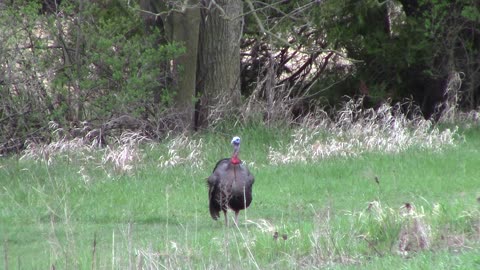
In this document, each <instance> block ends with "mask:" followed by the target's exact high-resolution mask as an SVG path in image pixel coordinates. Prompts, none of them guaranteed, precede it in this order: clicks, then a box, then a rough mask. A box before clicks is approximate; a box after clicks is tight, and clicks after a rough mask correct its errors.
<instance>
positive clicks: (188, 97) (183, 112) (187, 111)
mask: <svg viewBox="0 0 480 270" xmlns="http://www.w3.org/2000/svg"><path fill="white" fill-rule="evenodd" d="M195 2H197V1H195V0H189V1H186V3H185V4H184V5H185V6H184V7H182V10H181V11H172V12H171V13H170V14H169V15H168V16H167V20H166V22H167V25H166V26H165V28H166V30H167V35H168V36H169V37H170V38H171V40H172V41H175V42H178V43H180V44H181V45H183V46H185V53H184V54H183V55H182V56H181V57H179V58H178V59H176V60H175V62H174V63H173V68H174V70H175V71H176V72H174V73H175V74H178V77H177V78H176V80H175V82H176V87H175V90H176V94H175V96H174V102H175V110H176V113H177V114H178V116H179V117H180V120H181V121H179V122H178V125H181V126H178V127H179V128H180V129H182V130H187V129H190V128H192V127H193V115H194V108H195V106H194V97H195V84H196V76H197V51H198V35H199V25H200V9H199V6H198V5H196V4H195Z"/></svg>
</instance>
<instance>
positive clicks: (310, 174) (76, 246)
mask: <svg viewBox="0 0 480 270" xmlns="http://www.w3.org/2000/svg"><path fill="white" fill-rule="evenodd" d="M479 131H480V129H478V128H474V129H469V130H466V131H464V136H465V141H462V140H458V142H457V145H456V146H448V147H446V148H444V149H443V150H442V151H434V150H425V149H423V150H421V149H409V150H407V151H406V152H401V153H397V154H391V153H390V154H385V153H367V154H362V155H360V156H357V157H350V158H340V157H332V158H328V159H324V160H319V161H316V162H308V163H292V164H284V165H271V164H270V163H269V162H268V152H269V147H278V146H281V145H285V144H288V142H289V140H290V137H289V134H291V132H290V131H289V130H286V129H271V130H270V129H268V128H266V127H253V128H252V127H251V128H244V129H241V130H237V131H236V133H235V134H228V135H223V134H219V133H214V134H212V133H208V134H197V135H195V136H194V137H193V138H194V139H196V140H200V139H201V140H202V144H203V147H202V152H201V154H199V156H198V159H199V160H202V163H201V164H202V165H201V166H200V168H194V167H192V166H190V165H189V162H191V161H188V160H187V161H185V164H183V165H178V166H174V167H170V168H164V167H159V158H160V156H164V157H165V156H166V155H168V153H167V150H168V149H167V144H162V145H156V146H154V147H150V146H145V147H144V148H143V149H141V150H140V151H141V154H142V159H141V160H139V161H138V162H137V163H138V164H137V165H138V166H137V167H136V168H135V169H134V170H132V171H130V172H120V171H117V170H114V169H112V168H111V166H109V165H108V164H107V165H105V164H102V163H101V162H100V159H99V158H98V156H96V154H95V153H93V154H91V155H92V156H93V158H92V159H89V161H85V160H83V159H81V158H78V153H77V155H75V154H71V155H73V156H76V157H77V158H67V157H66V156H59V157H57V158H56V159H55V160H54V161H53V162H52V163H51V164H49V165H47V164H46V162H45V161H33V160H29V159H22V160H19V159H18V157H10V158H5V159H3V160H0V162H1V163H0V186H1V188H0V235H1V238H0V240H2V250H3V252H2V258H4V263H3V264H2V265H1V266H0V267H3V268H6V267H8V269H48V268H49V267H52V265H55V267H56V268H57V269H139V268H141V266H143V267H144V268H147V266H148V267H151V268H150V269H157V268H158V269H162V268H182V269H183V268H193V269H199V268H219V269H226V268H230V269H255V268H257V267H258V268H261V269H265V268H267V269H298V268H306V269H312V268H320V267H327V268H334V269H474V268H479V267H480V259H479V257H478V254H479V252H480V245H479V239H480V235H479V230H480V204H479V203H478V202H477V197H479V195H480V170H479V169H478V161H479V160H480V152H479V151H480V135H479V133H478V132H479ZM232 135H240V136H241V137H242V141H243V144H242V150H241V157H242V158H243V159H244V160H245V161H246V162H247V163H249V164H250V162H253V164H251V167H250V169H251V171H252V173H253V174H254V175H255V178H256V182H255V184H254V199H253V203H252V205H251V207H250V208H249V209H248V210H247V211H245V212H244V211H242V212H241V215H240V219H239V220H240V226H239V228H236V227H234V226H233V225H231V226H229V227H228V228H225V226H224V224H223V222H222V219H221V221H217V222H216V221H213V220H212V219H211V218H210V216H209V213H208V202H207V190H206V184H205V179H206V177H208V175H209V174H210V173H211V169H212V168H213V166H214V164H215V162H216V161H217V160H218V159H219V158H223V157H227V156H229V155H230V152H231V149H230V146H229V140H230V138H231V136H232ZM81 167H83V169H81ZM85 176H86V177H87V178H88V180H85V179H86V178H85ZM375 177H377V178H378V180H379V184H377V183H376V182H375ZM374 201H375V202H379V205H380V206H379V208H378V209H377V210H375V209H374V210H372V209H370V210H367V208H368V207H369V203H371V202H374ZM407 202H408V203H411V204H413V205H414V206H415V208H416V212H417V213H419V214H423V215H421V220H422V221H423V222H424V223H425V224H427V226H428V228H429V230H430V233H429V241H430V244H429V247H428V248H426V249H425V250H415V249H414V250H411V251H409V252H406V253H405V254H403V255H401V254H399V252H397V251H396V247H397V246H398V235H399V232H400V231H401V230H402V228H403V227H404V226H405V224H408V223H409V222H412V220H413V218H412V217H402V215H401V214H400V212H401V211H402V210H401V207H402V206H403V205H404V203H407ZM380 212H381V213H380ZM232 216H233V215H232V214H231V213H230V218H231V217H232ZM245 218H247V220H248V222H245ZM274 232H278V233H279V237H278V239H277V240H274V238H273V234H274ZM283 235H285V236H286V237H287V239H286V240H283V238H282V236H283ZM449 239H451V241H449ZM454 239H456V240H454ZM94 240H95V251H93V249H94ZM455 241H457V242H458V243H457V242H455ZM5 258H6V259H7V261H8V263H7V262H5Z"/></svg>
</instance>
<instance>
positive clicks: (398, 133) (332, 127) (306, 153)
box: [268, 99, 457, 164]
mask: <svg viewBox="0 0 480 270" xmlns="http://www.w3.org/2000/svg"><path fill="white" fill-rule="evenodd" d="M404 105H405V104H404ZM407 105H408V104H407ZM402 107H405V106H402V104H395V105H391V104H389V103H384V104H382V105H381V106H380V107H379V108H377V109H376V110H374V109H363V108H362V100H361V99H358V100H354V99H350V100H349V101H347V102H346V103H345V104H344V106H343V108H342V109H341V110H339V112H338V114H337V115H336V117H335V119H331V118H329V117H328V116H327V114H326V113H325V112H324V111H320V112H317V113H315V114H312V115H310V116H309V117H306V118H305V120H304V121H303V123H302V124H301V126H300V127H299V128H297V129H296V130H295V132H294V134H293V135H292V141H291V142H290V143H289V144H287V145H285V146H282V147H279V148H273V147H272V148H270V151H269V154H268V157H269V160H270V163H272V164H286V163H291V162H307V161H317V160H321V159H325V158H329V157H332V156H341V157H351V156H358V155H360V154H362V153H364V152H376V151H378V152H384V153H398V152H401V151H404V150H406V149H409V148H411V147H417V148H424V149H440V148H441V147H443V146H446V145H454V143H455V139H454V138H455V135H456V133H457V129H456V128H455V129H453V130H451V129H445V130H439V128H438V127H436V126H434V125H433V122H432V121H430V120H425V119H424V118H423V116H422V115H421V114H420V113H419V112H418V110H417V109H415V108H414V107H413V106H411V107H410V108H413V109H409V110H408V116H407V114H406V113H404V112H403V111H402Z"/></svg>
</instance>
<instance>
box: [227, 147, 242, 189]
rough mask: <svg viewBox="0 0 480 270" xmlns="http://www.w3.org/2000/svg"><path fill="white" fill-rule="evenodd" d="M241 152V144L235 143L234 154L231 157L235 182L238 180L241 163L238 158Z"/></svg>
mask: <svg viewBox="0 0 480 270" xmlns="http://www.w3.org/2000/svg"><path fill="white" fill-rule="evenodd" d="M239 152H240V144H233V154H232V158H231V159H230V163H232V165H233V183H234V185H235V182H236V181H237V165H238V164H240V162H241V161H240V159H239V158H238V153H239Z"/></svg>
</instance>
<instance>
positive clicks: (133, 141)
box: [102, 131, 150, 172]
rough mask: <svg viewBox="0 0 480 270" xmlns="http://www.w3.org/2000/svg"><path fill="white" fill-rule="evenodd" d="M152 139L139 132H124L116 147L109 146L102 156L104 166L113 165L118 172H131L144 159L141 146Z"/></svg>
mask: <svg viewBox="0 0 480 270" xmlns="http://www.w3.org/2000/svg"><path fill="white" fill-rule="evenodd" d="M144 142H150V139H148V138H147V137H145V136H143V135H142V134H140V133H138V132H130V131H127V132H123V133H122V134H121V135H120V138H119V139H118V142H117V143H116V144H115V146H113V147H110V146H107V147H106V149H105V151H104V154H103V156H102V164H112V165H113V168H114V169H115V170H116V171H120V172H129V171H132V170H133V169H134V168H135V165H136V164H139V161H140V160H141V159H142V155H141V151H140V149H139V145H140V144H141V143H144Z"/></svg>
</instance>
